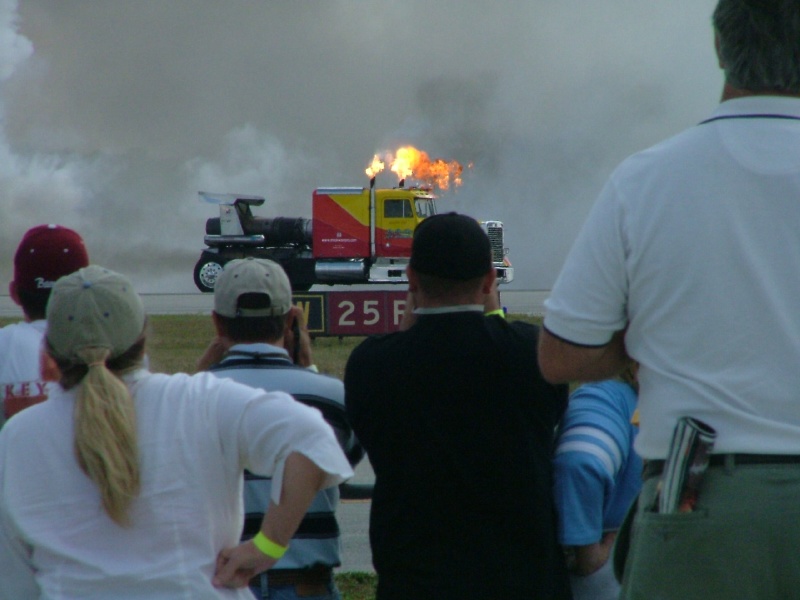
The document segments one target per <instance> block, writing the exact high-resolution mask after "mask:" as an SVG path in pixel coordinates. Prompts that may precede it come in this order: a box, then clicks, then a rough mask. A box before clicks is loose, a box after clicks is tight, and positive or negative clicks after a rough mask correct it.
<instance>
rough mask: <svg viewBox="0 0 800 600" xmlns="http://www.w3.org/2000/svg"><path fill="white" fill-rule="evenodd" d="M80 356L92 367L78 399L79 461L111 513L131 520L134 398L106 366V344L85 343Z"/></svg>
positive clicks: (135, 488)
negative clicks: (94, 346) (98, 346)
mask: <svg viewBox="0 0 800 600" xmlns="http://www.w3.org/2000/svg"><path fill="white" fill-rule="evenodd" d="M78 356H79V358H81V359H82V360H83V361H84V362H85V363H86V365H87V366H88V369H87V371H86V375H85V376H84V378H83V379H82V380H81V382H80V387H79V388H78V394H77V398H76V402H75V454H76V456H77V457H78V464H79V465H80V466H81V469H83V471H84V472H85V473H86V474H87V475H88V476H89V478H90V479H91V480H92V481H94V482H95V483H96V484H97V487H98V488H99V489H100V495H101V497H102V498H103V508H104V509H105V511H106V512H107V513H108V516H109V517H111V519H113V520H114V521H115V522H116V523H119V524H120V525H129V519H128V507H129V506H130V504H131V502H132V501H133V499H134V498H135V497H136V496H137V495H138V494H139V485H140V482H139V457H138V455H137V448H136V408H135V406H134V404H133V398H131V394H130V392H129V391H128V388H127V387H126V386H125V384H124V383H122V381H121V380H120V379H119V378H118V377H116V376H115V375H114V374H113V373H112V372H111V371H109V370H108V368H107V367H106V364H105V361H106V358H108V350H107V349H105V348H84V349H83V350H81V351H80V352H79V353H78Z"/></svg>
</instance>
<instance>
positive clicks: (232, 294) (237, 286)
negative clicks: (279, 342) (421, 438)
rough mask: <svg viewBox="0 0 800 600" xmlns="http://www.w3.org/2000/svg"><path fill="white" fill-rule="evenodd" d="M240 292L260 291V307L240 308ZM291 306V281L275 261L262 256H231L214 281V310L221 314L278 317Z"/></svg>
mask: <svg viewBox="0 0 800 600" xmlns="http://www.w3.org/2000/svg"><path fill="white" fill-rule="evenodd" d="M244 294H256V295H263V296H264V297H265V298H264V300H265V301H264V306H263V307H261V308H243V307H240V306H239V298H241V297H242V296H243V295H244ZM291 308H292V285H291V283H289V277H288V276H287V275H286V272H285V271H284V270H283V267H281V266H280V265H279V264H278V263H276V262H273V261H271V260H267V259H266V258H252V257H251V258H240V259H236V260H232V261H230V262H229V263H227V264H226V265H225V268H224V269H223V270H222V273H220V275H219V277H217V282H216V283H215V284H214V312H215V313H217V314H218V315H220V316H222V317H229V318H235V317H279V316H283V315H285V314H286V313H288V312H289V311H290V310H291Z"/></svg>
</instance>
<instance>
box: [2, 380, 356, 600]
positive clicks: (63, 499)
mask: <svg viewBox="0 0 800 600" xmlns="http://www.w3.org/2000/svg"><path fill="white" fill-rule="evenodd" d="M126 382H127V383H128V384H129V387H130V388H131V390H132V393H133V396H134V401H135V403H136V416H137V429H138V431H137V436H138V446H139V455H140V464H141V473H142V478H141V493H140V494H139V496H138V497H137V498H136V499H135V500H134V502H133V505H132V507H131V513H130V514H131V520H132V526H131V527H128V528H123V527H120V526H118V525H117V524H116V523H114V522H113V521H112V520H111V519H110V518H109V517H108V515H107V514H106V513H105V512H104V511H103V509H102V507H101V503H100V497H99V492H98V489H97V486H96V485H95V484H94V483H93V482H92V481H90V480H89V478H88V477H86V475H85V474H84V473H83V472H82V471H81V469H80V467H79V466H78V463H77V461H76V459H75V454H74V450H73V442H74V434H73V432H74V428H73V407H74V401H75V392H74V390H73V391H70V392H64V391H63V390H62V389H61V387H60V386H53V391H52V394H51V396H50V399H49V400H48V401H47V402H44V403H41V404H37V405H35V406H32V407H31V408H28V409H26V410H24V411H22V412H21V413H19V414H18V415H16V416H15V417H14V418H13V419H11V420H9V421H8V423H7V424H6V426H5V427H4V428H3V430H2V431H0V490H2V494H0V599H6V598H7V599H9V600H12V599H13V600H18V599H20V598H34V597H35V598H42V599H48V598H58V599H66V598H74V599H78V598H80V599H81V600H93V599H97V600H100V599H103V600H105V599H108V598H115V599H117V598H119V599H121V598H131V599H133V598H136V599H140V598H148V599H154V600H168V599H169V600H172V599H174V598H186V599H189V598H191V599H203V598H205V599H214V600H216V599H219V598H240V599H245V598H250V599H251V600H252V594H251V593H250V592H249V590H248V589H247V588H243V589H239V590H236V591H234V590H222V589H215V588H214V587H212V585H211V578H212V575H213V574H214V569H215V562H216V558H217V554H218V553H219V551H220V550H221V549H223V548H230V547H233V546H236V545H237V544H238V543H239V535H240V533H241V529H242V523H243V511H242V471H243V469H245V468H247V469H249V470H251V471H252V472H254V473H258V474H262V475H271V476H272V477H273V487H272V499H273V500H275V501H276V502H277V501H278V500H279V499H280V493H281V484H282V483H283V469H284V463H285V460H286V457H287V456H288V455H289V454H290V453H291V452H300V453H302V454H303V455H305V456H307V457H308V458H309V459H310V460H312V461H313V462H314V463H316V464H317V465H318V466H319V467H320V468H321V469H322V470H323V471H325V472H326V473H327V474H328V477H327V480H326V486H331V485H336V484H338V483H340V482H341V481H343V480H344V479H345V478H347V477H351V476H352V470H351V468H350V464H349V463H348V462H347V459H346V458H345V456H344V454H343V453H342V450H341V449H340V448H339V444H338V442H337V440H336V437H335V436H334V434H333V431H332V430H331V428H330V426H329V425H328V424H327V423H326V422H325V421H324V420H323V419H322V416H321V414H320V413H319V411H317V410H315V409H312V408H309V407H307V406H304V405H302V404H300V403H299V402H295V400H294V399H292V398H291V396H289V395H287V394H284V393H282V392H272V393H267V392H264V391H263V390H255V389H252V388H249V387H247V386H244V385H242V384H239V383H235V382H233V381H230V380H227V379H219V378H217V377H215V376H214V375H212V374H210V373H202V374H199V375H194V376H191V377H190V376H188V375H183V374H178V375H158V374H150V373H148V372H147V371H143V370H142V371H139V372H137V373H135V374H133V375H131V376H129V377H126ZM265 508H266V507H265ZM39 589H41V595H39V591H38V590H39Z"/></svg>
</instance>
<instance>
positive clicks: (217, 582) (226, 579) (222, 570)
mask: <svg viewBox="0 0 800 600" xmlns="http://www.w3.org/2000/svg"><path fill="white" fill-rule="evenodd" d="M276 562H277V561H276V560H275V559H274V558H270V557H269V556H267V555H266V554H264V553H263V552H261V551H260V550H259V549H258V548H256V546H255V544H253V542H252V541H251V540H248V541H246V542H242V543H241V544H239V545H238V546H236V547H234V548H225V549H224V550H221V551H220V553H219V554H218V555H217V566H216V569H215V571H214V578H213V579H212V580H211V583H212V584H213V585H214V586H215V587H226V588H240V587H244V586H246V585H247V583H248V582H249V581H250V579H252V578H253V577H255V576H256V575H258V574H259V573H262V572H263V571H266V570H267V569H269V568H270V567H272V565H274V564H275V563H276Z"/></svg>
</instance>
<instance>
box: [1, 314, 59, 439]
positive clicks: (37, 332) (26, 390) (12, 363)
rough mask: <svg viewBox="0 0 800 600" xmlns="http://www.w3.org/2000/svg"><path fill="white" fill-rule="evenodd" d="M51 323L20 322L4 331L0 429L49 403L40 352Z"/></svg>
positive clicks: (2, 335) (2, 332)
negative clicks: (15, 417) (13, 418)
mask: <svg viewBox="0 0 800 600" xmlns="http://www.w3.org/2000/svg"><path fill="white" fill-rule="evenodd" d="M46 329H47V321H45V320H40V321H32V322H30V323H26V322H20V323H13V324H11V325H6V326H5V327H3V328H0V408H2V410H0V427H2V425H3V423H4V422H5V420H6V419H7V418H8V417H10V416H12V415H13V414H16V413H17V412H19V411H20V410H22V409H23V408H27V407H28V406H30V405H31V404H35V403H37V402H42V401H44V400H47V394H48V391H47V385H48V384H47V383H46V382H44V381H42V379H41V377H40V369H39V362H40V358H39V357H40V351H41V349H42V340H43V339H44V334H45V331H46Z"/></svg>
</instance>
